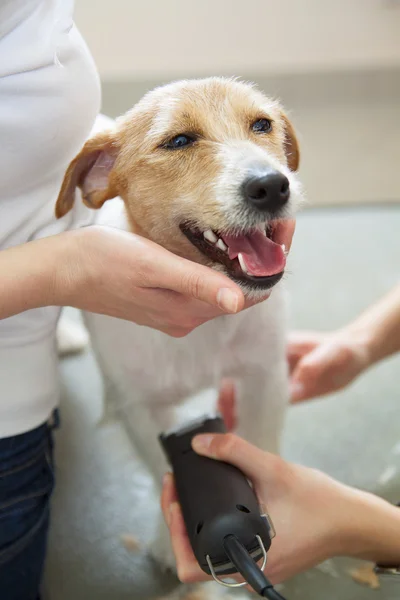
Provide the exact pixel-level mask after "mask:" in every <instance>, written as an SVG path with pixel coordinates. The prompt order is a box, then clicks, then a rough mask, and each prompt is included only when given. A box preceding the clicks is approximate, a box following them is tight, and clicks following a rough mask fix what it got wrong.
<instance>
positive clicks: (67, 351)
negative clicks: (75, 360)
mask: <svg viewBox="0 0 400 600" xmlns="http://www.w3.org/2000/svg"><path fill="white" fill-rule="evenodd" d="M88 344H89V336H88V333H87V331H86V329H85V327H84V326H83V324H81V323H76V322H74V321H72V320H71V319H69V318H68V317H64V316H63V315H62V316H61V318H60V320H59V322H58V325H57V352H58V356H60V357H64V356H69V355H71V354H79V353H80V352H83V351H84V350H85V349H86V348H87V346H88Z"/></svg>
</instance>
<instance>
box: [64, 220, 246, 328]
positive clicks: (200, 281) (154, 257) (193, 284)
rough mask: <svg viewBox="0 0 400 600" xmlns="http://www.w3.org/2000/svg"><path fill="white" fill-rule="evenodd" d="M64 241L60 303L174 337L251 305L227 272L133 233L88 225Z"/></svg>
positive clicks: (66, 235)
mask: <svg viewBox="0 0 400 600" xmlns="http://www.w3.org/2000/svg"><path fill="white" fill-rule="evenodd" d="M63 243H64V249H63V251H62V260H61V262H60V265H59V267H58V269H57V272H56V275H55V281H56V285H55V294H54V295H55V301H54V303H55V304H58V305H70V306H75V307H77V308H80V309H83V310H87V311H90V312H95V313H101V314H106V315H109V316H113V317H118V318H121V319H125V320H129V321H133V322H135V323H137V324H139V325H145V326H148V327H152V328H155V329H158V330H160V331H163V332H165V333H168V334H169V335H172V336H174V337H182V336H184V335H186V334H188V333H190V332H191V331H192V330H193V329H194V328H196V327H197V326H199V325H201V324H202V323H204V322H206V321H208V320H210V319H213V318H215V317H217V316H220V315H222V314H226V313H236V312H239V311H240V310H242V309H243V308H244V307H245V300H244V296H243V292H242V291H241V290H240V288H239V287H238V286H237V285H235V284H234V283H233V282H232V281H230V280H229V279H228V278H227V277H226V276H225V275H223V274H221V273H217V272H215V271H213V270H211V269H209V268H207V267H204V266H202V265H198V264H196V263H192V262H190V261H187V260H185V259H182V258H180V257H177V256H175V255H174V254H172V253H170V252H168V251H167V250H165V249H164V248H162V247H161V246H158V245H157V244H155V243H153V242H151V241H149V240H146V239H144V238H141V237H139V236H136V235H133V234H131V233H126V232H123V231H119V230H115V229H110V228H106V227H88V228H85V229H81V230H79V231H74V232H70V233H68V234H65V235H64V242H63ZM248 304H250V303H248Z"/></svg>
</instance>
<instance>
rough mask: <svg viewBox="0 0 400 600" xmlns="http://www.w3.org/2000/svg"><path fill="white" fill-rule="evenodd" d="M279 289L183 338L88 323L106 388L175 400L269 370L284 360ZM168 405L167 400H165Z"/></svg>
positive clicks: (128, 397)
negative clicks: (247, 373)
mask: <svg viewBox="0 0 400 600" xmlns="http://www.w3.org/2000/svg"><path fill="white" fill-rule="evenodd" d="M279 288H280V286H278V287H277V288H276V289H275V290H274V292H273V294H272V297H271V298H270V299H269V300H268V301H267V302H265V303H264V304H262V305H258V306H256V307H253V308H251V309H249V310H247V311H244V312H243V313H241V314H239V315H234V316H225V317H221V318H219V319H215V320H214V321H211V322H208V323H206V324H204V325H203V326H201V327H199V328H197V329H196V330H194V331H193V332H192V333H191V334H190V335H188V336H187V337H185V338H182V339H174V338H171V337H169V336H167V335H165V334H163V333H160V332H158V331H154V330H152V329H149V328H146V327H140V326H138V325H135V324H132V323H127V322H126V321H121V320H118V319H113V318H110V317H105V316H102V315H95V314H87V315H86V316H85V321H86V324H87V327H88V328H89V330H90V334H91V340H92V344H93V347H94V350H95V353H96V355H97V358H98V360H99V363H100V367H101V370H102V372H103V375H104V377H105V382H106V385H108V386H110V385H111V387H112V389H113V390H114V391H115V392H117V393H118V396H119V397H120V399H121V400H123V401H124V403H125V402H128V403H130V402H135V398H138V399H143V396H146V397H147V398H148V399H149V400H152V401H154V402H157V403H158V402H162V401H163V398H165V399H168V398H170V397H171V394H173V396H174V397H175V401H178V402H179V401H180V400H184V399H185V398H187V397H189V396H191V395H193V394H196V393H197V392H198V391H200V390H202V389H205V388H209V387H214V386H217V385H218V383H219V380H220V378H221V377H223V376H225V375H229V376H232V375H233V376H235V375H238V376H239V377H240V374H241V372H242V371H243V369H248V368H258V367H261V368H263V369H269V368H271V367H273V365H274V364H276V362H277V361H279V362H281V361H282V343H283V332H284V319H283V306H282V305H283V301H282V292H281V290H280V289H279ZM167 401H168V400H167Z"/></svg>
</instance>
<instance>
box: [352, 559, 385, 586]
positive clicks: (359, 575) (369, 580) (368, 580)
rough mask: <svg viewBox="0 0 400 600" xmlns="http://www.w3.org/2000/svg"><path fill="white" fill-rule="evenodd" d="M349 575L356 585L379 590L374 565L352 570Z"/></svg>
mask: <svg viewBox="0 0 400 600" xmlns="http://www.w3.org/2000/svg"><path fill="white" fill-rule="evenodd" d="M350 575H351V577H352V579H353V580H354V581H355V582H356V583H360V584H361V585H366V586H368V587H369V588H371V590H378V589H379V588H380V583H379V577H378V575H377V574H376V573H375V571H374V565H372V564H367V565H363V566H362V567H358V568H357V569H352V570H351V571H350Z"/></svg>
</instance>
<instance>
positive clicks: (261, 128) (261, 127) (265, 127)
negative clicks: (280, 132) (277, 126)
mask: <svg viewBox="0 0 400 600" xmlns="http://www.w3.org/2000/svg"><path fill="white" fill-rule="evenodd" d="M251 128H252V130H253V131H254V132H255V133H269V132H270V131H271V129H272V123H271V121H270V120H269V119H258V120H257V121H254V123H253V125H252V126H251Z"/></svg>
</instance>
